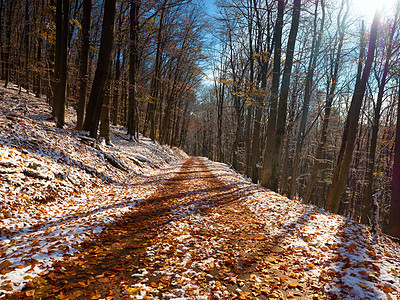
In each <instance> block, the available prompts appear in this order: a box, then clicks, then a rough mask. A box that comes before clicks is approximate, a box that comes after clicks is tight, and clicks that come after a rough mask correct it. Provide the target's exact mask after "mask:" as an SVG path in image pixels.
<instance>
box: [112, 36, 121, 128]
mask: <svg viewBox="0 0 400 300" xmlns="http://www.w3.org/2000/svg"><path fill="white" fill-rule="evenodd" d="M120 57H121V42H119V43H118V46H117V54H116V57H115V77H114V93H113V97H112V99H113V100H112V115H111V122H112V124H113V125H118V115H119V109H120V103H119V101H120V99H119V87H120V82H119V81H120V79H121V58H120Z"/></svg>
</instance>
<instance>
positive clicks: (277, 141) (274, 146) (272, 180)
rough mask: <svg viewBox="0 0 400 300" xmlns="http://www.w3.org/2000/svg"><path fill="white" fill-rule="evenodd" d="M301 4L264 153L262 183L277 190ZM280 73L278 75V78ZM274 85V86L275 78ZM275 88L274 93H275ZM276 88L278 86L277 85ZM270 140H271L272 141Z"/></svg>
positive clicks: (296, 1) (297, 5)
mask: <svg viewBox="0 0 400 300" xmlns="http://www.w3.org/2000/svg"><path fill="white" fill-rule="evenodd" d="M300 6H301V0H294V1H293V15H292V25H291V28H290V32H289V39H288V44H287V49H286V60H285V68H284V70H283V78H282V86H281V92H280V95H279V106H278V111H277V116H276V118H277V121H276V122H277V123H276V126H275V125H274V124H271V128H270V131H268V128H267V147H266V151H265V155H264V167H263V176H262V179H261V183H262V184H263V185H264V186H266V187H268V188H269V189H271V190H273V191H275V192H277V191H278V181H279V171H280V162H281V157H282V149H283V140H284V138H285V127H286V114H287V99H288V95H289V87H290V77H291V74H292V66H293V56H294V48H295V45H296V37H297V32H298V28H299V19H300ZM279 62H280V58H279ZM277 72H279V73H280V68H279V69H278V70H277ZM279 73H278V74H277V75H276V76H277V77H278V80H279ZM273 76H274V77H273V78H275V71H274V75H273ZM272 85H273V88H274V79H273V84H272ZM273 88H272V93H274V90H273ZM276 88H278V86H276ZM277 92H278V90H276V93H277ZM271 121H272V119H271ZM269 123H270V120H268V126H269ZM273 127H276V128H273ZM272 130H275V132H272ZM269 141H271V143H270V142H269Z"/></svg>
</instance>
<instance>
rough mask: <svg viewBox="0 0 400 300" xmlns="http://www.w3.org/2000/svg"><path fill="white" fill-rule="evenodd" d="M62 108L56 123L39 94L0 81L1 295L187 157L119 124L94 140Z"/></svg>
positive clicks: (75, 245) (67, 251)
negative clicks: (62, 122) (107, 142)
mask: <svg viewBox="0 0 400 300" xmlns="http://www.w3.org/2000/svg"><path fill="white" fill-rule="evenodd" d="M67 115H68V117H67V126H66V128H65V129H57V128H55V126H54V122H53V121H51V120H50V117H51V110H50V107H49V106H48V105H47V104H46V103H45V101H44V100H43V99H37V98H35V97H33V95H30V94H26V93H22V94H18V90H17V89H16V87H15V86H14V87H12V88H11V89H7V90H6V89H3V88H0V295H1V294H2V292H4V291H12V290H20V289H21V288H22V287H23V286H24V283H26V282H27V281H28V279H29V278H30V277H26V276H34V275H36V274H39V273H40V272H42V271H43V270H45V269H46V268H47V267H48V266H50V265H51V264H52V263H53V262H54V261H56V260H59V259H62V257H63V256H64V255H72V254H73V253H75V252H77V251H78V249H79V244H80V243H81V242H82V241H84V240H87V239H89V238H91V237H92V236H93V235H95V234H97V233H99V232H100V231H101V230H103V229H104V228H105V226H106V225H107V224H108V223H111V222H113V221H115V219H116V218H118V217H120V216H121V215H123V214H126V213H127V212H129V211H130V210H132V209H133V208H134V207H135V206H136V205H137V203H139V202H140V201H143V200H144V199H146V198H147V197H148V196H149V195H150V194H151V193H153V192H154V190H155V189H156V188H157V187H158V186H159V185H161V184H162V182H158V181H157V180H155V178H157V175H159V174H162V173H167V172H168V167H171V166H174V165H175V164H177V165H179V164H180V163H181V161H182V160H183V159H185V158H187V155H186V154H185V153H183V152H182V151H180V150H179V149H171V148H168V147H164V146H160V145H159V144H157V143H153V142H152V141H151V140H149V139H147V138H144V137H141V138H140V142H139V143H134V142H132V141H129V140H128V139H127V136H126V135H125V134H124V129H123V128H121V127H113V128H112V141H113V143H114V145H113V146H111V147H110V146H104V145H98V146H97V147H96V148H94V147H92V146H90V145H88V144H90V141H87V140H86V139H83V140H82V138H81V136H80V135H79V133H78V132H76V131H75V130H74V125H73V123H72V121H71V120H72V119H73V117H74V116H73V110H72V109H69V110H68V112H67ZM113 164H114V165H116V166H117V167H115V166H113ZM118 164H120V165H119V166H118ZM169 176H172V174H169ZM167 177H168V176H167ZM165 179H166V178H165V176H164V177H163V179H162V180H165ZM24 278H25V279H24ZM26 278H28V279H26Z"/></svg>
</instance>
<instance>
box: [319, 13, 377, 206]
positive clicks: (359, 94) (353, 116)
mask: <svg viewBox="0 0 400 300" xmlns="http://www.w3.org/2000/svg"><path fill="white" fill-rule="evenodd" d="M379 19H380V13H379V11H378V10H377V11H376V12H375V16H374V20H373V22H372V25H371V32H370V38H369V46H368V54H367V60H366V62H365V67H364V70H363V74H362V77H361V80H360V81H359V83H358V84H357V83H356V86H355V90H354V94H353V98H352V100H351V104H350V109H349V113H348V116H347V120H346V124H345V128H344V131H343V138H342V145H341V147H340V152H339V157H338V162H337V165H336V168H335V172H334V174H333V180H332V185H331V188H330V190H329V194H328V198H327V200H326V208H327V209H329V210H330V211H331V212H334V213H337V212H338V211H339V206H340V197H341V196H342V193H343V190H344V187H345V184H346V179H347V174H348V173H349V168H350V163H351V158H352V155H353V150H354V144H355V140H356V134H357V128H358V120H359V117H360V110H361V105H362V101H363V98H364V93H365V88H366V85H367V81H368V78H369V74H370V71H371V66H372V61H373V58H374V53H375V47H376V39H377V36H378V24H379ZM360 63H361V62H360Z"/></svg>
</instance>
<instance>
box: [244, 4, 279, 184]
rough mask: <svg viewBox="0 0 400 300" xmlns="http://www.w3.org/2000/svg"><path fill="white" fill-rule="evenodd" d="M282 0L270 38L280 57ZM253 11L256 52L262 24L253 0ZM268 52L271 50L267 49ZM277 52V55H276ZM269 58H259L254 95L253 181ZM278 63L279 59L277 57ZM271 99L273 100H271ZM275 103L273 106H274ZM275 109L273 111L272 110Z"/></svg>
mask: <svg viewBox="0 0 400 300" xmlns="http://www.w3.org/2000/svg"><path fill="white" fill-rule="evenodd" d="M284 5H285V3H284V0H278V15H277V18H276V21H275V27H274V36H273V38H272V44H273V48H274V53H275V55H277V56H279V57H280V52H281V41H282V27H283V10H284ZM254 8H255V13H256V16H257V25H258V43H257V45H256V47H257V50H258V53H259V52H260V50H261V48H260V47H261V41H260V39H261V36H262V28H261V27H262V26H261V20H260V17H259V14H258V9H257V6H256V1H254ZM267 44H268V45H269V40H268V39H267ZM267 52H268V53H270V52H271V51H267ZM278 53H279V55H278ZM269 58H270V56H269V55H267V57H266V58H264V59H260V60H259V63H260V69H261V70H260V72H261V86H260V90H259V91H257V95H256V97H255V98H256V107H255V115H254V117H255V118H254V125H253V135H252V143H251V168H252V170H251V179H252V180H253V182H255V183H256V182H258V177H259V171H258V167H257V166H258V162H259V160H260V138H261V136H260V131H261V119H262V116H263V110H264V108H265V103H264V101H265V96H266V87H267V72H268V66H269ZM279 63H280V59H279ZM276 65H277V62H275V60H274V66H276ZM278 85H279V77H278ZM272 101H273V100H272ZM270 105H271V109H270V113H271V112H272V113H275V114H276V99H275V104H274V103H271V104H270ZM274 105H275V108H274ZM274 110H275V112H273V111H274Z"/></svg>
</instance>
